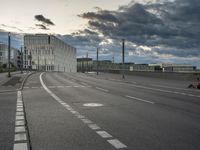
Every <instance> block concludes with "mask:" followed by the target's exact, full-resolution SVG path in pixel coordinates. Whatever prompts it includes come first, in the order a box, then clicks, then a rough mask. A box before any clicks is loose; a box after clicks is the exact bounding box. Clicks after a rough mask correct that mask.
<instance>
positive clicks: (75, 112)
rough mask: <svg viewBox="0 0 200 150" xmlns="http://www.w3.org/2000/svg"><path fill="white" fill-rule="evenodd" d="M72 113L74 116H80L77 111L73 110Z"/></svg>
mask: <svg viewBox="0 0 200 150" xmlns="http://www.w3.org/2000/svg"><path fill="white" fill-rule="evenodd" d="M70 112H71V113H72V114H77V115H78V114H79V112H77V111H75V110H71V111H70Z"/></svg>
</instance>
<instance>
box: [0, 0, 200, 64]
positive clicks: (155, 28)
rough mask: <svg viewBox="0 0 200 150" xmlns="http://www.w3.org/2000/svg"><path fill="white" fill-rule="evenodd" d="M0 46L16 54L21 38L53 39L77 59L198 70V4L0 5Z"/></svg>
mask: <svg viewBox="0 0 200 150" xmlns="http://www.w3.org/2000/svg"><path fill="white" fill-rule="evenodd" d="M0 4H1V5H0V42H4V43H6V42H7V32H12V44H13V46H14V47H17V48H19V47H20V45H22V44H23V38H22V37H23V35H24V34H26V33H48V34H53V35H56V36H57V37H59V38H60V39H62V40H64V41H65V42H67V43H69V44H71V45H72V46H74V47H76V48H77V55H78V56H77V57H86V53H87V52H88V53H89V56H90V57H92V58H94V59H95V58H96V56H95V54H96V48H97V47H98V48H99V49H100V59H110V60H111V59H112V58H113V57H114V59H115V62H120V61H121V43H122V42H121V41H122V39H125V48H126V49H125V50H126V54H125V56H126V58H125V61H126V62H135V63H142V64H147V63H178V64H180V63H181V64H192V65H195V66H198V68H200V3H199V0H73V1H72V0H71V1H70V0H19V1H17V0H0Z"/></svg>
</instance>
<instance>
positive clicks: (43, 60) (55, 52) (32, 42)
mask: <svg viewBox="0 0 200 150" xmlns="http://www.w3.org/2000/svg"><path fill="white" fill-rule="evenodd" d="M24 48H25V49H24V68H32V69H35V70H40V71H64V72H76V71H77V60H76V49H75V48H74V47H72V46H70V45H69V44H67V43H65V42H64V41H62V40H60V39H58V38H57V37H56V36H53V35H47V34H29V35H25V36H24Z"/></svg>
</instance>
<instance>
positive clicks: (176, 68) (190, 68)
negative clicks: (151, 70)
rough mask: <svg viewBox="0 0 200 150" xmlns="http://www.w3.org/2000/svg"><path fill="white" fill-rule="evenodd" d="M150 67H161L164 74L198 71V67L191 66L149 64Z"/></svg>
mask: <svg viewBox="0 0 200 150" xmlns="http://www.w3.org/2000/svg"><path fill="white" fill-rule="evenodd" d="M149 66H159V67H160V68H161V70H162V72H193V71H196V66H192V65H189V64H170V63H163V64H149Z"/></svg>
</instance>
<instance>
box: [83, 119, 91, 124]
mask: <svg viewBox="0 0 200 150" xmlns="http://www.w3.org/2000/svg"><path fill="white" fill-rule="evenodd" d="M81 120H82V121H83V123H85V124H91V123H92V121H91V120H89V119H86V118H83V119H81Z"/></svg>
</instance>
